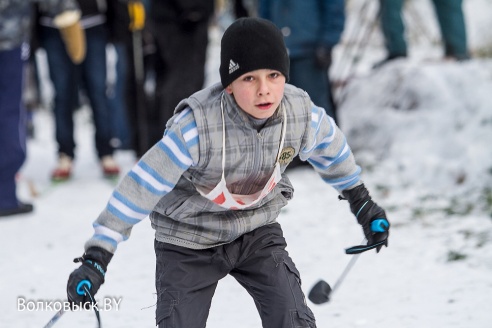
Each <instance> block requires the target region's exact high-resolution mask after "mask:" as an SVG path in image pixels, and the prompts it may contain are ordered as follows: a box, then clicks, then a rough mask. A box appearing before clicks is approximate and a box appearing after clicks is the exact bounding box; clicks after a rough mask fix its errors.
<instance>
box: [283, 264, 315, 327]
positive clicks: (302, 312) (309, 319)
mask: <svg viewBox="0 0 492 328" xmlns="http://www.w3.org/2000/svg"><path fill="white" fill-rule="evenodd" d="M284 265H285V267H286V268H287V270H289V271H290V272H291V273H292V276H294V277H295V279H296V281H295V282H294V283H292V284H291V286H292V288H293V290H292V292H293V293H294V295H295V296H296V310H292V311H291V312H290V316H291V322H292V328H301V327H302V328H314V327H316V320H315V319H314V314H313V312H312V311H311V309H310V308H309V307H308V305H307V303H306V297H305V296H304V293H303V291H302V288H301V278H300V275H299V271H298V270H297V268H296V266H295V265H294V263H293V262H292V260H291V259H290V258H285V259H284Z"/></svg>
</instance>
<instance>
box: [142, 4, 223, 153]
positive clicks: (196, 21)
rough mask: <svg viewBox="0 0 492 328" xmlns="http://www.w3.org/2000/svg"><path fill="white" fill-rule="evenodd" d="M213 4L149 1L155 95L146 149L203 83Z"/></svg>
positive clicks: (159, 137) (160, 134) (154, 141)
mask: <svg viewBox="0 0 492 328" xmlns="http://www.w3.org/2000/svg"><path fill="white" fill-rule="evenodd" d="M213 15H214V0H167V1H163V0H152V1H151V2H150V10H149V15H148V23H149V25H150V30H151V34H152V37H153V40H154V43H155V51H156V52H155V55H154V63H153V65H154V72H155V94H154V100H153V103H152V105H151V106H152V107H151V109H150V115H149V127H150V129H149V138H148V139H149V140H148V147H147V149H149V148H150V147H151V146H152V145H154V144H155V143H156V142H157V141H159V140H160V139H161V138H162V136H163V132H164V128H165V125H166V122H167V121H168V120H169V118H171V116H172V115H173V112H174V108H175V107H176V105H177V104H178V102H179V101H181V100H182V99H184V98H186V97H188V96H190V95H191V94H193V93H194V92H196V91H198V90H200V89H201V88H202V87H203V86H204V83H205V61H206V56H207V47H208V41H209V39H208V29H209V23H210V20H211V18H212V17H213Z"/></svg>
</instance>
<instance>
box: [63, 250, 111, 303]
mask: <svg viewBox="0 0 492 328" xmlns="http://www.w3.org/2000/svg"><path fill="white" fill-rule="evenodd" d="M112 257H113V254H111V253H110V252H108V251H106V250H104V249H102V248H99V247H91V248H89V249H88V250H87V251H86V252H85V253H84V255H83V256H82V257H79V258H76V259H74V260H73V261H74V262H75V263H77V262H82V265H81V266H80V267H79V268H78V269H76V270H74V271H73V272H72V273H71V274H70V277H68V284H67V295H68V301H69V302H70V303H71V304H72V306H73V305H76V306H79V307H83V308H88V307H89V306H90V304H92V303H94V302H95V301H94V295H95V294H96V293H97V291H98V290H99V287H101V285H102V284H103V283H104V275H105V274H106V269H107V267H108V264H109V261H111V258H112ZM86 288H87V289H88V290H89V293H87V292H86V290H85V289H86Z"/></svg>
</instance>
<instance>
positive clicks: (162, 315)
mask: <svg viewBox="0 0 492 328" xmlns="http://www.w3.org/2000/svg"><path fill="white" fill-rule="evenodd" d="M178 304H179V292H172V291H162V292H160V293H159V295H158V298H157V308H156V310H155V322H156V325H157V326H158V325H159V324H160V323H161V322H162V321H163V320H167V321H168V322H169V325H170V327H174V324H173V312H174V307H175V306H176V305H178ZM166 327H167V326H166Z"/></svg>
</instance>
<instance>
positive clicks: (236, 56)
mask: <svg viewBox="0 0 492 328" xmlns="http://www.w3.org/2000/svg"><path fill="white" fill-rule="evenodd" d="M257 69H273V70H277V71H279V72H280V73H282V74H283V75H285V79H286V81H288V80H289V55H288V53H287V48H286V47H285V42H284V37H283V35H282V32H280V30H279V29H278V28H277V27H276V26H275V24H273V23H272V22H270V21H268V20H266V19H262V18H251V17H246V18H240V19H237V20H236V21H234V22H233V23H232V24H231V25H230V26H229V27H228V28H227V30H226V31H225V32H224V35H223V36H222V41H221V50H220V69H219V72H220V80H221V82H222V86H223V87H224V88H226V87H227V86H228V85H229V84H231V83H232V81H234V80H235V79H237V78H238V77H240V76H241V75H243V74H245V73H248V72H251V71H254V70H257Z"/></svg>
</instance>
